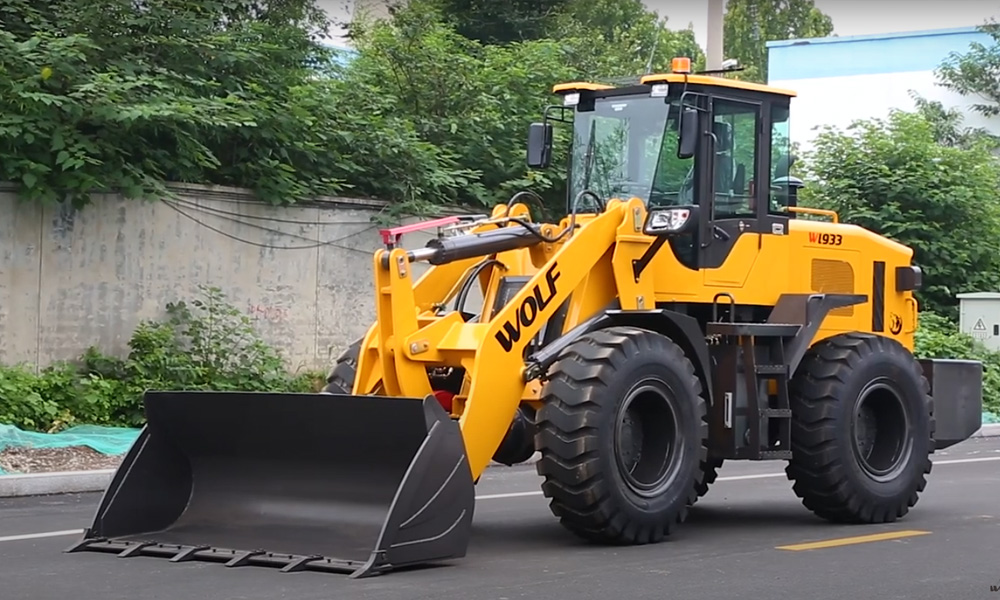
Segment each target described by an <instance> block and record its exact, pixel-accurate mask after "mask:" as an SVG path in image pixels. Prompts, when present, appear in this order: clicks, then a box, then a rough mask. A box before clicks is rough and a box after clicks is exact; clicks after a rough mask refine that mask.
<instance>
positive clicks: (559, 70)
mask: <svg viewBox="0 0 1000 600" xmlns="http://www.w3.org/2000/svg"><path fill="white" fill-rule="evenodd" d="M356 44H357V49H358V57H357V58H356V59H355V60H354V61H352V62H351V63H350V65H349V66H348V67H347V68H346V69H344V72H343V76H342V81H341V82H340V83H339V87H338V89H339V90H340V92H339V94H338V100H339V102H340V103H341V104H342V105H343V106H353V107H359V109H360V107H364V111H366V112H369V113H370V115H371V116H370V118H377V119H379V120H391V121H392V122H393V123H395V128H396V129H397V130H399V131H406V132H412V135H413V138H414V139H415V140H419V143H420V144H426V147H427V148H428V149H429V150H431V151H432V153H433V155H434V156H436V157H437V160H438V161H441V162H440V163H439V164H437V165H433V164H432V165H430V166H429V167H428V168H427V170H426V173H427V176H426V177H423V178H419V177H415V175H419V173H415V172H413V171H412V165H411V164H410V163H409V162H408V161H400V160H398V159H397V158H396V157H395V153H396V152H397V148H398V146H397V145H396V144H394V143H391V142H390V141H384V140H382V139H381V138H376V137H374V135H369V134H365V133H364V132H362V131H358V132H357V139H358V140H359V141H361V140H364V141H363V142H362V143H364V144H365V148H366V149H368V151H363V152H359V160H362V161H364V163H363V166H364V171H363V172H362V173H359V177H357V178H356V179H357V182H358V185H359V187H361V188H363V189H365V190H366V191H370V192H377V193H385V192H387V193H389V194H392V195H393V196H395V197H401V198H402V199H403V200H404V201H405V202H406V203H407V206H408V208H410V209H412V210H423V209H427V208H431V207H432V206H433V205H435V204H441V203H443V202H457V203H462V204H470V205H474V206H478V207H483V206H487V205H492V204H493V203H496V202H505V201H506V200H507V199H508V198H509V197H510V195H511V194H512V193H513V192H515V191H517V190H520V189H522V188H524V187H531V188H532V189H533V190H534V191H535V192H538V193H545V192H546V191H553V192H554V194H555V196H558V194H559V190H560V186H561V185H562V184H561V181H562V180H563V179H564V178H562V177H561V176H560V175H559V174H558V173H555V172H546V173H544V174H542V173H531V172H529V171H528V169H527V167H526V165H525V160H524V158H525V157H524V143H525V139H526V134H527V130H528V125H529V124H530V123H531V122H532V121H533V120H537V119H538V118H539V117H540V116H541V113H542V110H543V108H544V107H545V105H546V104H547V103H551V102H553V100H554V98H553V96H552V94H551V88H552V85H553V84H554V83H557V82H559V81H565V80H570V81H572V80H573V79H576V78H577V77H578V76H579V71H577V70H575V69H574V68H573V67H572V63H573V58H574V55H575V52H576V51H575V49H574V48H576V47H577V46H576V43H575V40H560V41H559V42H556V41H552V40H535V41H527V42H512V43H509V44H504V45H492V44H483V43H481V42H478V41H475V40H471V39H468V38H466V37H464V36H462V35H460V34H459V33H458V32H457V31H455V29H454V28H453V27H452V26H451V25H450V24H449V23H447V22H446V21H445V20H444V19H443V18H442V17H441V15H440V14H438V13H437V12H436V11H434V10H429V9H427V7H426V6H420V5H417V4H414V5H411V6H408V7H405V8H401V9H400V10H398V11H397V12H396V14H395V15H394V17H393V19H391V20H388V21H381V22H377V23H373V24H365V25H364V27H363V28H362V29H360V30H359V33H358V36H357V40H356ZM384 129H385V128H382V127H380V128H378V130H377V131H376V133H377V132H381V131H383V130H384ZM369 155H370V156H371V158H372V159H373V160H371V161H369V160H368V159H367V157H368V156H369ZM553 171H555V170H553ZM550 178H552V179H550ZM562 189H564V188H562Z"/></svg>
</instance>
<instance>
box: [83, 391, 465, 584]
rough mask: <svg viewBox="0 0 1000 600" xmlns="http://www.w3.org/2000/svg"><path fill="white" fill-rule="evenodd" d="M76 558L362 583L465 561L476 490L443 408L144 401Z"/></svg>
mask: <svg viewBox="0 0 1000 600" xmlns="http://www.w3.org/2000/svg"><path fill="white" fill-rule="evenodd" d="M143 400H144V404H145V408H146V415H147V424H146V426H145V427H144V428H143V430H142V432H141V434H140V436H139V438H138V440H137V441H136V442H135V444H134V445H133V447H132V448H131V449H130V450H129V452H128V454H127V455H126V456H125V459H124V461H123V462H122V464H121V466H120V467H119V468H118V470H117V472H116V473H115V475H114V477H113V478H112V481H111V484H110V486H109V487H108V489H107V491H106V492H105V494H104V497H103V498H102V500H101V503H100V506H99V508H98V510H97V514H96V515H95V518H94V521H93V523H92V524H91V526H90V527H89V528H88V529H87V530H86V531H85V532H84V534H83V538H82V540H81V541H80V542H79V543H77V544H75V545H74V546H73V547H71V548H69V549H68V550H67V551H68V552H80V551H99V552H114V553H117V554H118V556H120V557H129V556H158V557H164V558H169V559H170V560H171V561H172V562H181V561H187V560H207V561H217V562H222V563H225V565H226V566H229V567H237V566H243V565H259V566H270V567H278V568H280V569H281V570H282V571H285V572H290V571H299V570H306V569H308V570H319V571H330V572H345V573H349V574H350V576H351V577H352V578H358V577H365V576H369V575H374V574H378V573H382V572H385V571H387V570H390V569H393V568H396V567H400V566H406V565H416V564H423V563H430V562H436V561H440V560H446V559H451V558H461V557H464V556H465V553H466V549H467V547H468V538H469V534H470V529H471V523H472V516H473V512H474V506H475V490H474V483H473V481H472V475H471V471H470V469H469V464H468V459H467V457H466V454H465V445H464V441H463V439H462V433H461V430H460V429H459V427H458V423H457V422H455V421H453V420H452V419H451V417H450V416H449V415H448V414H447V413H446V412H445V411H444V409H443V408H442V407H441V405H440V403H439V402H438V401H437V400H436V399H435V398H434V397H433V396H430V397H427V398H425V399H423V400H420V399H417V398H389V397H382V396H353V395H336V394H274V393H246V392H147V393H146V394H145V396H144V399H143Z"/></svg>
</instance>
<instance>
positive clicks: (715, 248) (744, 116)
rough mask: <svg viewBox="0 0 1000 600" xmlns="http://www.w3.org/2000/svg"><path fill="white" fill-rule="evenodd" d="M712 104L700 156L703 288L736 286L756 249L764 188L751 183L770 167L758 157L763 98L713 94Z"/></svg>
mask: <svg viewBox="0 0 1000 600" xmlns="http://www.w3.org/2000/svg"><path fill="white" fill-rule="evenodd" d="M711 107H712V109H711V129H710V130H709V135H708V142H709V143H708V144H707V146H708V149H707V152H706V153H705V154H703V157H704V158H706V159H708V166H709V168H708V169H705V170H704V171H703V173H704V178H703V179H702V184H703V185H702V189H703V190H705V193H704V194H703V195H702V199H703V201H702V205H703V207H704V209H706V210H707V211H708V215H707V219H706V221H707V228H706V229H705V230H703V231H702V240H701V241H702V243H701V248H700V254H701V256H700V260H699V262H700V266H701V268H702V270H703V273H704V283H705V285H706V286H718V287H741V286H742V285H743V284H744V283H745V282H746V279H747V276H748V275H749V273H750V271H751V269H753V266H754V263H755V262H756V260H757V256H758V255H759V253H760V244H761V239H760V236H761V230H760V227H759V226H758V223H759V219H758V210H757V208H758V204H759V201H758V197H759V196H760V194H761V192H762V191H763V192H764V193H766V192H767V190H768V189H769V188H768V186H767V185H766V184H765V185H764V186H763V190H761V189H760V188H761V186H756V185H754V184H753V182H754V181H755V180H756V181H762V180H763V181H767V178H766V176H765V177H764V178H761V177H759V175H760V174H762V173H766V172H767V170H768V168H769V167H768V164H767V163H768V162H769V161H767V156H766V155H765V156H763V157H762V156H760V155H759V154H760V150H761V147H762V145H761V139H762V132H763V118H762V115H763V110H762V102H760V101H753V100H748V99H737V98H732V97H720V96H716V97H713V98H712V100H711ZM754 188H757V189H754ZM706 204H707V206H706Z"/></svg>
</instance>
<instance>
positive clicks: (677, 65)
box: [670, 56, 691, 73]
mask: <svg viewBox="0 0 1000 600" xmlns="http://www.w3.org/2000/svg"><path fill="white" fill-rule="evenodd" d="M670 71H671V72H673V73H690V72H691V59H690V58H688V57H686V56H678V57H677V58H675V59H673V60H672V61H670Z"/></svg>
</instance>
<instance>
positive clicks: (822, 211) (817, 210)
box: [786, 206, 840, 223]
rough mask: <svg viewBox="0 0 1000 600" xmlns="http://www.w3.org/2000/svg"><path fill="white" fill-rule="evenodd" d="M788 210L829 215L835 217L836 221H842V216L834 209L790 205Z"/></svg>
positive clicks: (834, 220)
mask: <svg viewBox="0 0 1000 600" xmlns="http://www.w3.org/2000/svg"><path fill="white" fill-rule="evenodd" d="M786 210H787V211H788V212H793V213H804V214H808V215H821V216H827V217H830V218H831V219H833V222H834V223H839V222H840V216H839V215H837V211H834V210H827V209H825V208H807V207H805V206H789V207H786Z"/></svg>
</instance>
